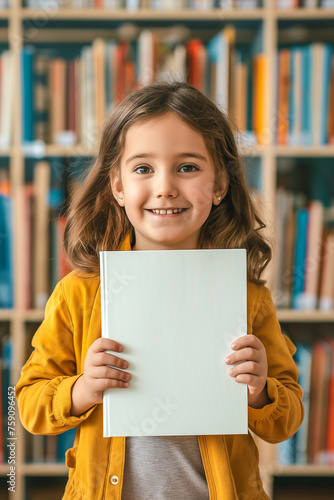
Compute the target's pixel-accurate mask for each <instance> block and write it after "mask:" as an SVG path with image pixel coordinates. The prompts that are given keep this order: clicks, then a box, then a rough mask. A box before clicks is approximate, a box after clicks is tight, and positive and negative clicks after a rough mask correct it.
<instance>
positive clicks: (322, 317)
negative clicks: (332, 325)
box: [277, 309, 334, 323]
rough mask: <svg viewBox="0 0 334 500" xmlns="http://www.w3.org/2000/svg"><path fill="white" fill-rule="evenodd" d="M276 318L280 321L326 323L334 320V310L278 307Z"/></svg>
mask: <svg viewBox="0 0 334 500" xmlns="http://www.w3.org/2000/svg"><path fill="white" fill-rule="evenodd" d="M277 317H278V320H279V321H280V322H282V323H293V322H295V323H297V322H298V323H326V322H334V311H328V312H327V311H297V310H293V309H278V310H277Z"/></svg>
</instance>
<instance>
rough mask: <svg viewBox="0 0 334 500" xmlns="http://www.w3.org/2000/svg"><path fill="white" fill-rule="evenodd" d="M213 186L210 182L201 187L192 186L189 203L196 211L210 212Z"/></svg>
mask: <svg viewBox="0 0 334 500" xmlns="http://www.w3.org/2000/svg"><path fill="white" fill-rule="evenodd" d="M212 190H213V184H212V182H210V181H207V182H205V183H202V184H201V185H195V186H193V188H192V190H191V193H192V194H191V202H192V204H193V206H195V207H196V208H197V209H198V210H201V211H202V210H203V211H206V210H208V211H209V212H210V210H211V207H212Z"/></svg>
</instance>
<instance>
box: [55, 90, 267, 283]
mask: <svg viewBox="0 0 334 500" xmlns="http://www.w3.org/2000/svg"><path fill="white" fill-rule="evenodd" d="M170 112H172V113H175V115H177V116H178V117H179V118H181V119H182V120H183V121H184V122H186V123H187V124H188V125H189V126H190V127H192V128H193V129H194V130H196V131H198V132H200V133H201V134H202V136H203V139H204V141H205V145H206V147H207V149H208V152H209V153H210V155H211V157H212V160H213V164H214V165H215V171H216V179H218V178H221V176H226V175H227V176H228V180H229V188H228V191H227V194H226V196H225V198H224V199H223V201H222V202H221V203H220V204H219V205H217V206H216V205H212V209H211V212H210V214H209V217H208V218H207V220H206V221H205V223H204V224H203V226H202V228H201V232H200V235H199V241H198V248H206V247H207V246H209V247H211V248H245V249H246V250H247V270H248V279H249V280H250V281H253V282H255V283H258V284H261V283H264V280H261V279H260V276H261V274H262V272H263V270H264V269H265V267H266V266H267V265H268V263H269V261H270V259H271V248H270V246H269V244H268V241H267V240H266V238H265V237H264V236H263V234H261V229H263V228H265V227H266V226H265V224H264V222H263V221H262V220H261V218H260V217H259V214H258V213H257V211H256V209H255V206H254V203H253V202H252V199H251V196H250V194H249V192H248V187H247V185H246V181H245V177H244V173H243V167H242V160H241V158H240V156H239V153H238V150H237V147H236V143H235V139H234V136H233V132H232V126H231V124H230V123H231V122H230V121H229V119H228V117H227V115H226V114H225V113H223V112H222V111H221V110H219V109H218V107H217V106H216V105H215V104H214V102H213V101H212V100H210V99H209V98H208V97H206V96H205V95H204V94H203V93H202V92H200V91H199V90H197V89H196V88H194V87H192V86H191V85H189V84H188V83H185V82H178V81H176V82H155V83H152V84H149V85H145V86H144V87H142V88H140V89H139V90H134V91H132V92H131V93H129V94H128V95H127V96H126V97H125V98H124V100H123V101H122V102H121V103H120V104H118V105H117V106H115V107H114V108H113V109H112V111H111V113H110V115H109V117H108V118H107V120H106V121H105V123H104V126H103V130H102V135H101V139H100V145H99V151H98V155H97V158H96V160H95V162H94V164H93V166H92V168H91V170H90V172H89V174H88V176H87V178H86V180H85V182H84V184H83V187H82V189H80V192H79V194H78V195H77V197H75V198H74V199H73V201H72V203H71V206H70V209H69V213H68V218H67V223H66V227H65V234H64V247H65V252H66V256H67V258H68V260H69V263H70V264H71V266H72V267H73V268H76V269H81V270H83V271H85V272H89V273H99V252H100V251H102V250H118V249H119V247H120V245H121V243H122V241H123V239H124V238H125V236H126V235H127V233H128V232H129V231H133V226H132V224H131V223H130V221H129V219H128V217H127V215H126V212H125V210H124V208H123V207H120V206H119V204H118V202H117V201H116V200H115V198H114V196H113V193H112V190H111V183H110V173H111V171H112V170H113V169H116V170H117V169H119V168H120V164H119V160H120V157H121V154H122V151H123V147H124V143H125V135H126V132H127V131H128V129H129V128H130V127H131V126H132V125H134V124H135V123H138V122H139V121H144V120H149V119H152V118H157V117H161V116H162V115H164V114H166V113H170ZM132 234H133V233H132Z"/></svg>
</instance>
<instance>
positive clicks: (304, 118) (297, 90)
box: [276, 43, 334, 146]
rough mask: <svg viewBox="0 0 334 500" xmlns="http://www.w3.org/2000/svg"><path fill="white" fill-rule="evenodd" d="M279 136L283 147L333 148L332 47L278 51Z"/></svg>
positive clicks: (313, 46)
mask: <svg viewBox="0 0 334 500" xmlns="http://www.w3.org/2000/svg"><path fill="white" fill-rule="evenodd" d="M276 132H277V133H276V141H277V144H281V145H291V146H296V145H302V146H311V145H314V146H319V145H324V144H334V52H333V46H332V45H329V44H325V43H312V44H309V45H304V46H295V47H290V48H284V49H281V50H280V51H279V53H278V93H277V129H276Z"/></svg>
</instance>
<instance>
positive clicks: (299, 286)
mask: <svg viewBox="0 0 334 500" xmlns="http://www.w3.org/2000/svg"><path fill="white" fill-rule="evenodd" d="M307 222H308V212H307V210H306V209H300V210H298V212H297V217H296V238H295V254H294V265H293V288H292V308H293V309H301V307H302V299H303V291H304V276H305V256H306V244H307Z"/></svg>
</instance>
